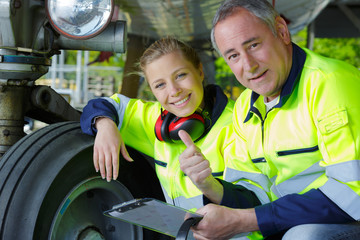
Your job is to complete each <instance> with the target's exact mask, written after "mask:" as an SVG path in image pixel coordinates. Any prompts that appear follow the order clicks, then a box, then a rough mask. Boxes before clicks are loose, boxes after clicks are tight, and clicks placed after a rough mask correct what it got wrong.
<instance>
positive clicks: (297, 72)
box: [244, 43, 306, 123]
mask: <svg viewBox="0 0 360 240" xmlns="http://www.w3.org/2000/svg"><path fill="white" fill-rule="evenodd" d="M292 46H293V54H292V66H291V70H290V73H289V76H288V78H287V80H286V82H285V84H284V86H283V88H282V89H281V92H280V100H279V102H278V103H277V104H276V105H275V106H274V108H280V107H282V106H283V105H284V104H285V103H286V101H287V100H288V99H289V97H290V95H291V93H292V92H293V91H294V88H295V86H296V85H297V83H298V82H299V79H300V76H301V71H302V69H303V67H304V63H305V59H306V53H305V51H304V50H303V49H301V48H300V47H299V46H297V45H296V44H294V43H292ZM259 96H260V95H259V94H257V93H256V92H254V91H252V93H251V101H250V109H249V112H248V114H247V116H246V118H245V120H244V123H245V122H247V121H248V120H249V119H250V118H251V117H252V112H255V113H257V114H259V111H258V109H257V108H256V107H255V106H254V103H255V102H256V100H257V99H258V98H259Z"/></svg>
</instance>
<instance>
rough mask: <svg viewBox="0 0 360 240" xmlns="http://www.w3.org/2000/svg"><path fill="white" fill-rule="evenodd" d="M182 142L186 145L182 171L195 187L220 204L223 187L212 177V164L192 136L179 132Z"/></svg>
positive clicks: (181, 163)
mask: <svg viewBox="0 0 360 240" xmlns="http://www.w3.org/2000/svg"><path fill="white" fill-rule="evenodd" d="M179 137H180V139H181V141H183V143H184V144H185V145H186V147H187V148H186V149H185V151H184V152H183V153H182V154H181V155H180V157H179V162H180V169H181V170H182V171H183V172H184V173H185V174H186V175H187V176H188V177H189V178H190V179H191V181H192V182H193V183H194V185H195V186H196V187H197V188H198V189H199V190H200V191H202V192H203V194H204V195H206V196H207V197H208V198H209V199H210V200H211V201H212V202H214V203H220V201H221V199H222V195H223V187H222V185H221V183H219V182H218V181H217V180H216V179H215V178H214V177H213V176H212V175H211V173H212V170H211V168H210V162H209V160H207V159H206V158H205V156H204V155H203V154H202V153H201V150H200V149H199V148H198V147H197V146H195V144H194V142H193V141H192V139H191V137H190V135H189V134H188V133H187V132H186V131H184V130H180V131H179Z"/></svg>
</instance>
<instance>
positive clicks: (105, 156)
mask: <svg viewBox="0 0 360 240" xmlns="http://www.w3.org/2000/svg"><path fill="white" fill-rule="evenodd" d="M95 128H96V129H97V134H96V137H95V143H94V155H93V161H94V167H95V170H96V172H98V171H99V170H100V174H101V177H102V178H103V179H105V177H106V180H107V181H108V182H110V181H111V178H113V179H114V180H115V179H117V177H118V174H119V152H121V154H122V155H123V157H124V158H125V159H126V160H127V161H129V162H132V161H133V159H132V158H131V157H130V156H129V153H128V151H127V150H126V147H125V144H124V141H123V140H122V138H121V134H120V132H119V130H118V128H117V126H116V124H115V122H114V121H112V120H111V119H109V118H107V117H101V118H98V119H96V122H95Z"/></svg>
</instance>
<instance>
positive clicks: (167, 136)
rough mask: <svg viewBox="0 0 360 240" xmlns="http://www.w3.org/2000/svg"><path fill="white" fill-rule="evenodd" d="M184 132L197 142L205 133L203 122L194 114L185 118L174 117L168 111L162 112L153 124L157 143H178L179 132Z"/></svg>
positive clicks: (202, 119)
mask: <svg viewBox="0 0 360 240" xmlns="http://www.w3.org/2000/svg"><path fill="white" fill-rule="evenodd" d="M180 130H185V131H186V132H187V133H188V134H189V135H190V136H191V138H192V140H193V141H196V140H198V139H199V138H200V137H201V136H202V135H203V133H204V131H205V120H204V118H203V117H202V115H201V114H199V113H197V112H195V113H193V114H191V115H190V116H187V117H176V116H175V115H174V114H172V113H169V112H168V111H166V110H165V111H163V112H162V113H161V115H160V116H159V118H158V120H157V121H156V124H155V135H156V137H157V139H158V140H159V141H166V142H174V141H179V140H180V138H179V135H178V133H179V131H180Z"/></svg>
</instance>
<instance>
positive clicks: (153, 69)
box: [144, 51, 204, 117]
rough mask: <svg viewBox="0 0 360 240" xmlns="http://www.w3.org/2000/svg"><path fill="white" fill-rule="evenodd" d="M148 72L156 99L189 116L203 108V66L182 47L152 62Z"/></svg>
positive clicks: (147, 77) (176, 113)
mask: <svg viewBox="0 0 360 240" xmlns="http://www.w3.org/2000/svg"><path fill="white" fill-rule="evenodd" d="M144 73H145V76H146V79H147V81H148V83H149V85H150V88H151V90H152V92H153V94H154V95H155V97H156V99H157V100H158V101H159V102H160V104H161V105H162V106H163V108H164V109H166V110H168V111H169V112H171V113H173V114H175V115H176V116H178V117H186V116H189V115H191V114H193V113H194V112H195V111H196V109H198V108H199V107H201V108H203V105H204V103H203V97H204V90H203V85H202V82H203V80H204V74H203V71H202V66H200V67H199V68H196V67H195V66H194V65H193V64H192V63H191V62H189V61H188V60H186V59H185V58H184V57H183V54H182V53H181V51H175V52H172V53H169V54H166V55H164V56H162V57H160V58H158V59H156V60H155V61H153V62H152V63H149V64H148V65H147V66H146V68H145V71H144Z"/></svg>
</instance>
